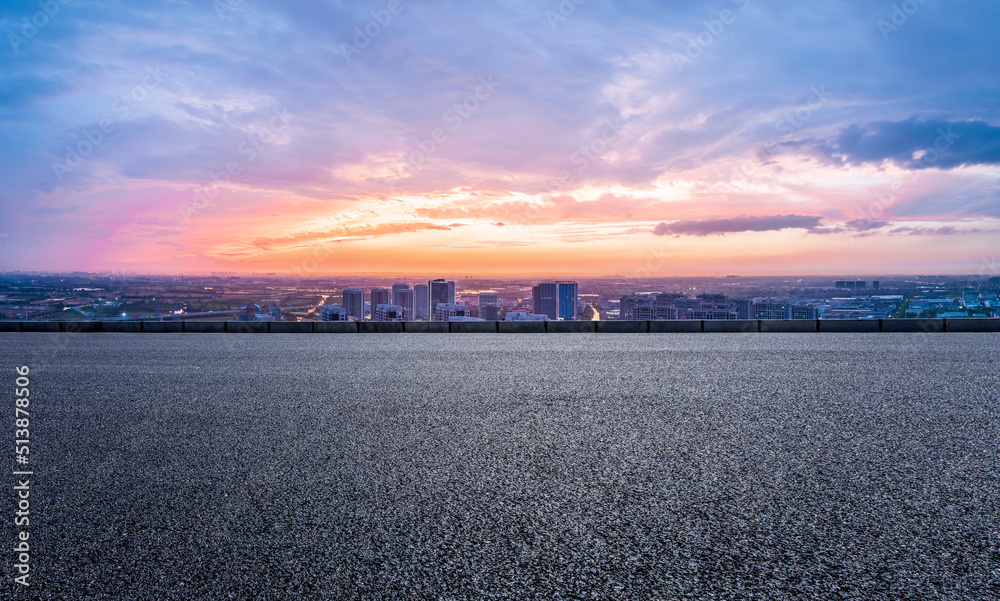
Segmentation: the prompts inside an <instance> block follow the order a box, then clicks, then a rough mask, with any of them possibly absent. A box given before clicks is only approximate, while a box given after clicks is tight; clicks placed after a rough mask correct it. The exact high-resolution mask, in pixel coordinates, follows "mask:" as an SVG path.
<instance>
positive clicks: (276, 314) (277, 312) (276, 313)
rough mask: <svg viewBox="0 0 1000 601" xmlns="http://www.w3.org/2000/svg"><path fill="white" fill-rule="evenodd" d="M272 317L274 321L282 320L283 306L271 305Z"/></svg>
mask: <svg viewBox="0 0 1000 601" xmlns="http://www.w3.org/2000/svg"><path fill="white" fill-rule="evenodd" d="M271 318H272V319H273V320H274V321H281V307H279V306H274V307H271Z"/></svg>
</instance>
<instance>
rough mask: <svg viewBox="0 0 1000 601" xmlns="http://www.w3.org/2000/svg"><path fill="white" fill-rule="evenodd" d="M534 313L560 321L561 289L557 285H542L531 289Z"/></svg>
mask: <svg viewBox="0 0 1000 601" xmlns="http://www.w3.org/2000/svg"><path fill="white" fill-rule="evenodd" d="M531 301H532V311H533V312H534V313H535V315H546V316H548V318H549V319H552V320H556V319H559V287H558V286H557V285H556V284H555V283H542V284H538V285H537V286H534V287H532V288H531Z"/></svg>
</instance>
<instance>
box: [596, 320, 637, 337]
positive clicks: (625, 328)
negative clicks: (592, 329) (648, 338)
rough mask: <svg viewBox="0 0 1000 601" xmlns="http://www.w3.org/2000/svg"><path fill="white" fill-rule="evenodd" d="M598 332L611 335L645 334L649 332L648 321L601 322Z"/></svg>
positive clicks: (598, 325) (598, 324) (598, 323)
mask: <svg viewBox="0 0 1000 601" xmlns="http://www.w3.org/2000/svg"><path fill="white" fill-rule="evenodd" d="M597 331H598V332H601V333H611V334H645V333H646V332H648V331H649V322H648V321H599V322H597Z"/></svg>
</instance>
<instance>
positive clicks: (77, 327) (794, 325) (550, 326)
mask: <svg viewBox="0 0 1000 601" xmlns="http://www.w3.org/2000/svg"><path fill="white" fill-rule="evenodd" d="M0 332H67V333H73V332H80V333H84V332H133V333H139V332H145V333H153V334H164V333H181V332H185V333H200V334H207V333H223V332H230V333H248V334H263V333H274V334H293V333H302V334H305V333H313V332H316V333H336V334H348V333H350V334H354V333H365V334H392V333H403V332H407V333H410V332H417V333H435V332H439V333H443V332H459V333H462V332H465V333H496V332H499V333H501V334H529V333H535V334H540V333H544V332H549V333H619V334H645V333H647V332H650V333H655V334H671V333H687V332H690V333H694V332H708V333H740V332H790V333H811V332H821V333H837V332H840V333H849V332H850V333H854V332H859V333H860V332H890V333H891V332H911V333H912V332H927V333H934V332H1000V319H857V320H854V319H819V320H816V319H773V320H772V319H764V320H755V319H749V320H729V321H724V320H704V321H702V320H687V321H684V320H680V321H499V322H498V321H451V322H447V321H407V322H402V321H384V322H379V321H358V322H355V321H312V322H309V321H300V322H293V321H270V322H269V321H262V322H247V321H18V320H10V321H6V320H5V321H0Z"/></svg>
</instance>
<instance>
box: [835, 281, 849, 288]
mask: <svg viewBox="0 0 1000 601" xmlns="http://www.w3.org/2000/svg"><path fill="white" fill-rule="evenodd" d="M836 286H837V288H847V282H846V281H844V280H837V282H836Z"/></svg>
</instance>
